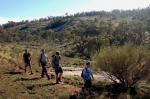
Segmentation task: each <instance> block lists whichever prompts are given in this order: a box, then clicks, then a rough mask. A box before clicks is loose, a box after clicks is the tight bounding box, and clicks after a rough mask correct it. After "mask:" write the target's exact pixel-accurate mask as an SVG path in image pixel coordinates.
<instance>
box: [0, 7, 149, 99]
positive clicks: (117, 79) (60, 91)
mask: <svg viewBox="0 0 150 99" xmlns="http://www.w3.org/2000/svg"><path fill="white" fill-rule="evenodd" d="M127 43H132V44H127ZM26 48H27V49H28V50H29V51H30V53H31V55H32V67H33V71H34V73H35V74H34V75H33V76H34V77H33V76H30V75H25V74H23V69H24V67H23V63H22V53H23V51H24V49H26ZM41 48H45V49H46V52H47V53H48V55H49V58H50V59H51V55H52V54H53V53H54V52H55V51H60V52H61V55H62V60H61V64H62V66H63V67H73V68H77V67H83V65H84V60H85V59H88V60H90V61H91V62H92V63H93V66H94V67H93V69H95V70H97V71H98V74H97V75H100V74H103V76H104V77H105V79H106V81H105V80H104V81H103V80H102V79H97V78H96V79H95V81H94V82H93V87H92V89H91V90H92V94H91V95H89V94H87V93H84V92H83V91H82V86H83V80H82V78H81V77H80V76H79V75H74V76H73V75H70V76H64V77H63V84H61V85H58V86H57V85H53V81H54V79H52V80H50V81H47V80H45V79H40V78H39V76H40V72H41V68H40V67H38V55H39V52H40V49H41ZM149 48H150V7H147V8H145V9H135V10H127V11H120V10H113V11H111V12H106V11H92V12H83V13H78V14H75V15H70V16H64V17H63V16H62V17H48V18H42V19H39V20H34V21H22V22H9V23H7V24H3V25H1V26H0V60H1V61H0V78H1V83H2V84H0V98H20V97H21V98H22V97H24V98H25V99H27V98H33V99H34V98H36V99H38V98H39V99H41V98H48V99H49V98H52V99H53V98H54V99H55V98H56V99H57V98H58V99H67V98H69V97H72V98H79V99H84V98H89V99H96V98H99V99H107V98H109V99H110V98H113V99H117V98H118V99H130V98H131V99H132V98H133V99H146V98H149V97H150V96H149V94H150V86H149V85H150V78H149V77H150V49H149ZM93 56H95V57H94V59H92V57H93ZM95 63H96V64H95ZM50 66H51V65H50V64H48V68H50ZM49 71H51V70H49ZM64 72H65V71H64ZM99 72H100V74H99ZM94 73H95V72H94ZM96 73H97V72H96ZM99 80H100V81H99ZM9 89H10V90H9Z"/></svg>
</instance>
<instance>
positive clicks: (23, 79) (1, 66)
mask: <svg viewBox="0 0 150 99" xmlns="http://www.w3.org/2000/svg"><path fill="white" fill-rule="evenodd" d="M48 45H49V44H47V45H43V46H36V47H35V46H30V48H29V50H30V52H31V54H32V57H33V60H32V61H33V63H32V64H33V70H34V75H27V74H23V70H22V69H20V68H18V66H20V67H22V66H23V64H22V53H23V50H24V48H28V46H29V45H22V44H14V43H13V44H4V43H3V44H0V50H1V51H0V60H1V61H0V79H1V84H0V99H7V98H11V99H20V98H21V99H31V98H32V99H41V98H46V99H49V98H50V99H68V97H69V96H70V95H72V94H77V93H78V92H80V90H81V87H82V85H83V81H82V80H81V77H79V76H67V77H63V84H60V85H54V83H55V80H54V78H53V79H52V80H50V81H48V80H47V79H46V78H44V79H40V78H39V77H40V72H41V68H39V67H38V64H37V58H38V55H37V54H39V50H40V49H41V48H42V47H44V48H46V49H47V51H48V52H49V55H51V53H52V51H53V49H55V50H61V49H60V48H55V46H48ZM66 60H67V61H66ZM75 63H78V64H75ZM62 64H63V66H67V67H68V66H74V67H76V66H82V64H83V60H81V59H78V58H68V57H63V59H62ZM96 82H97V80H96V81H95V82H94V83H95V84H96V90H98V93H94V95H93V96H92V97H93V98H94V99H95V98H98V97H99V98H100V99H107V98H109V97H111V96H110V95H109V94H110V93H108V92H107V91H106V90H104V89H105V88H104V85H105V84H106V83H104V82H103V83H101V82H100V83H98V85H97V83H96ZM103 84H104V85H103ZM147 85H149V84H146V85H145V83H141V84H140V83H139V86H142V88H143V89H142V90H143V92H144V91H145V92H146V93H147V92H148V93H149V90H150V89H149V87H148V86H147ZM97 87H98V88H97ZM145 92H144V93H145ZM80 96H81V99H82V98H83V97H82V96H85V97H86V96H88V95H79V97H80ZM126 96H127V95H126V94H123V95H122V97H126Z"/></svg>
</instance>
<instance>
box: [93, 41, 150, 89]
mask: <svg viewBox="0 0 150 99" xmlns="http://www.w3.org/2000/svg"><path fill="white" fill-rule="evenodd" d="M149 65H150V51H149V50H148V49H147V48H145V47H142V46H139V47H137V46H133V45H132V44H126V45H124V46H121V47H116V46H112V47H106V48H104V49H103V50H101V51H100V53H99V54H98V55H97V57H96V66H95V68H96V69H97V70H99V69H101V70H102V71H105V74H104V75H105V76H107V77H108V78H109V79H110V80H112V81H113V82H115V83H121V84H122V85H123V86H125V87H131V86H133V85H134V84H136V83H137V81H139V80H141V79H147V77H149V76H150V66H149ZM117 80H118V82H117Z"/></svg>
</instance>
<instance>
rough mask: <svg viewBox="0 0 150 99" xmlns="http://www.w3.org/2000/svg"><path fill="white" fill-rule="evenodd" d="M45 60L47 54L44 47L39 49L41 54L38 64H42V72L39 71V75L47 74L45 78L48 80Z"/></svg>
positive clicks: (46, 59)
mask: <svg viewBox="0 0 150 99" xmlns="http://www.w3.org/2000/svg"><path fill="white" fill-rule="evenodd" d="M47 61H48V56H47V54H46V53H45V49H42V50H41V54H40V56H39V66H42V73H41V77H42V78H43V77H44V75H46V76H47V79H48V80H49V79H50V77H49V75H48V73H47V69H46V65H47Z"/></svg>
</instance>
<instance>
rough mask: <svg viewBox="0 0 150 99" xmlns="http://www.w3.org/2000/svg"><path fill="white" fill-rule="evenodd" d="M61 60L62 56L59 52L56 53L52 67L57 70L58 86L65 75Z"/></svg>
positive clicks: (53, 56)
mask: <svg viewBox="0 0 150 99" xmlns="http://www.w3.org/2000/svg"><path fill="white" fill-rule="evenodd" d="M60 60H61V56H60V53H59V52H56V53H55V55H52V66H53V68H54V69H55V75H56V84H59V82H61V77H62V74H63V70H62V67H61V65H60Z"/></svg>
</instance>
